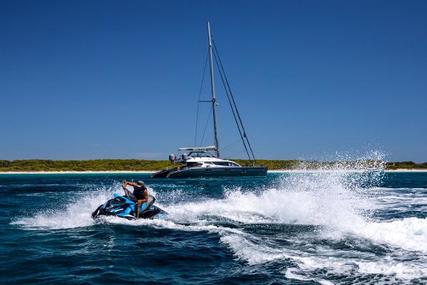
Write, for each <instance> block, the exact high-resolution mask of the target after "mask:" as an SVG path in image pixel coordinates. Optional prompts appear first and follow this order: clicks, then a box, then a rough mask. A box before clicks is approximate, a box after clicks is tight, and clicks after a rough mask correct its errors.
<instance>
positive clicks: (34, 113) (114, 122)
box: [0, 0, 427, 161]
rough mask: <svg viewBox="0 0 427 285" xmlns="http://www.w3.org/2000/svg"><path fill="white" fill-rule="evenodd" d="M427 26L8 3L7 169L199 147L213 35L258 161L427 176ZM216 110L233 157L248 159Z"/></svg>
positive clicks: (418, 13)
mask: <svg viewBox="0 0 427 285" xmlns="http://www.w3.org/2000/svg"><path fill="white" fill-rule="evenodd" d="M426 14H427V2H426V1H314V0H313V1H306V0H303V1H209V2H208V1H21V0H19V1H5V0H2V1H0V38H1V43H0V100H1V101H0V102H1V104H0V121H1V124H0V134H1V139H0V159H24V158H47V159H92V158H150V159H151V158H154V159H163V158H166V156H167V154H168V153H171V152H174V151H175V150H176V148H177V147H181V146H189V145H193V144H194V129H195V114H196V107H197V104H196V101H197V97H198V93H199V89H200V82H201V77H202V71H203V67H204V63H205V57H206V51H207V35H206V22H207V20H210V21H211V22H212V26H213V33H214V39H215V41H216V44H217V46H218V48H219V51H220V54H221V58H222V60H223V62H224V64H225V68H226V71H227V75H228V77H229V80H230V83H231V87H232V88H233V91H234V94H235V96H236V99H237V102H238V105H239V108H240V111H241V114H242V117H243V120H244V123H245V125H246V127H247V131H248V135H249V137H250V138H251V141H252V144H253V146H254V149H255V155H256V156H257V157H259V158H277V159H294V158H305V159H322V158H325V157H327V158H330V157H331V156H334V155H335V153H336V152H338V153H341V152H346V153H354V154H358V153H363V152H365V151H368V150H372V149H375V150H380V151H382V152H383V153H385V154H386V158H387V159H388V160H415V161H427V52H426V51H427V17H426V16H425V15H426ZM218 83H219V82H218ZM218 89H219V90H221V88H220V85H219V84H218ZM208 96H209V89H208V86H207V85H205V86H204V87H203V88H202V98H207V97H208ZM218 97H219V99H218V100H219V102H220V106H219V132H220V143H221V146H222V147H223V154H224V156H226V157H243V156H244V155H243V154H244V152H243V148H242V147H241V145H240V144H239V141H238V134H237V132H236V127H235V126H234V123H233V121H232V118H231V116H230V111H229V108H228V104H227V102H226V101H225V100H226V99H225V97H224V94H223V93H222V92H219V94H218ZM200 111H201V116H200V118H199V125H201V126H204V124H205V122H206V120H207V116H208V115H209V112H208V109H207V106H204V105H202V106H201V109H200ZM200 133H202V130H199V134H200ZM207 133H208V134H207V135H206V138H205V144H212V143H211V140H212V135H211V131H210V129H208V131H207Z"/></svg>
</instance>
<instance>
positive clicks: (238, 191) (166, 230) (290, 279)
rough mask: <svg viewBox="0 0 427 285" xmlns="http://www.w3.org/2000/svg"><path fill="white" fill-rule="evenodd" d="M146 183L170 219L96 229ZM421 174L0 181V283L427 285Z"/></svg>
mask: <svg viewBox="0 0 427 285" xmlns="http://www.w3.org/2000/svg"><path fill="white" fill-rule="evenodd" d="M124 179H127V180H132V179H134V180H137V179H138V180H140V179H142V180H144V181H145V183H146V185H148V187H149V189H150V192H151V193H152V194H153V195H154V196H155V197H156V199H157V201H156V204H157V205H158V206H159V207H160V208H162V209H164V210H165V211H167V213H168V214H167V215H165V216H163V217H161V218H155V219H152V220H138V221H128V220H123V219H120V218H114V217H109V218H107V219H102V220H99V221H94V220H93V219H92V218H91V212H92V211H93V210H95V208H96V207H97V206H98V205H100V204H102V203H104V202H105V201H106V200H108V199H109V198H111V197H112V195H113V193H115V192H116V193H122V190H121V188H120V182H121V181H122V180H124ZM426 217H427V173H421V172H419V173H418V172H383V171H372V170H369V169H367V170H365V171H357V172H352V171H347V170H340V169H336V170H330V171H317V172H309V171H307V172H304V171H301V172H290V173H269V174H268V175H267V176H266V177H252V178H248V177H245V178H209V179H180V180H162V179H151V178H150V176H149V175H148V174H135V173H134V174H123V173H121V174H36V175H30V174H13V175H12V174H2V175H0V219H1V222H0V232H1V234H0V256H1V258H0V283H1V284H9V283H11V284H12V283H13V284H427V220H426Z"/></svg>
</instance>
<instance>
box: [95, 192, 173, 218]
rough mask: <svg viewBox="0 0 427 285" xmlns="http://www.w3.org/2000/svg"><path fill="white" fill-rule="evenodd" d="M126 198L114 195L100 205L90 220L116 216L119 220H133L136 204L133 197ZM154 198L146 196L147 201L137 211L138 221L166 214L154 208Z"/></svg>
mask: <svg viewBox="0 0 427 285" xmlns="http://www.w3.org/2000/svg"><path fill="white" fill-rule="evenodd" d="M126 194H127V195H126V196H127V197H126V196H121V195H119V194H117V193H114V198H112V199H110V200H108V201H107V202H105V203H104V204H102V205H100V206H99V207H98V208H97V209H96V210H95V211H94V212H93V213H92V218H94V219H96V218H99V217H100V216H116V217H119V218H125V219H128V220H135V219H136V217H135V206H136V203H135V201H136V200H134V199H132V198H133V197H129V196H128V195H129V193H126ZM155 201H156V198H154V197H153V196H151V195H148V201H147V202H145V203H142V204H141V206H140V209H139V218H140V219H151V218H153V217H154V216H156V215H158V214H166V212H165V211H163V210H162V209H160V208H159V207H157V206H154V205H153V204H154V202H155Z"/></svg>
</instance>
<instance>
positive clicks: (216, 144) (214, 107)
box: [208, 22, 219, 157]
mask: <svg viewBox="0 0 427 285" xmlns="http://www.w3.org/2000/svg"><path fill="white" fill-rule="evenodd" d="M208 40H209V66H210V69H209V70H210V75H211V93H212V100H211V102H212V114H213V127H214V143H215V148H216V156H217V157H219V144H218V131H217V122H216V94H215V78H214V65H213V55H212V35H211V25H210V23H209V22H208Z"/></svg>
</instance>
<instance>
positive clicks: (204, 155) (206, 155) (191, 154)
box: [187, 151, 215, 157]
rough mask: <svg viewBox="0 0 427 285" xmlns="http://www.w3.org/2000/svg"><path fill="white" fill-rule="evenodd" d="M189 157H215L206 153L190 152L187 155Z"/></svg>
mask: <svg viewBox="0 0 427 285" xmlns="http://www.w3.org/2000/svg"><path fill="white" fill-rule="evenodd" d="M187 156H189V157H215V156H214V155H212V154H211V153H209V152H207V151H192V152H190V153H189V154H187Z"/></svg>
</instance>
